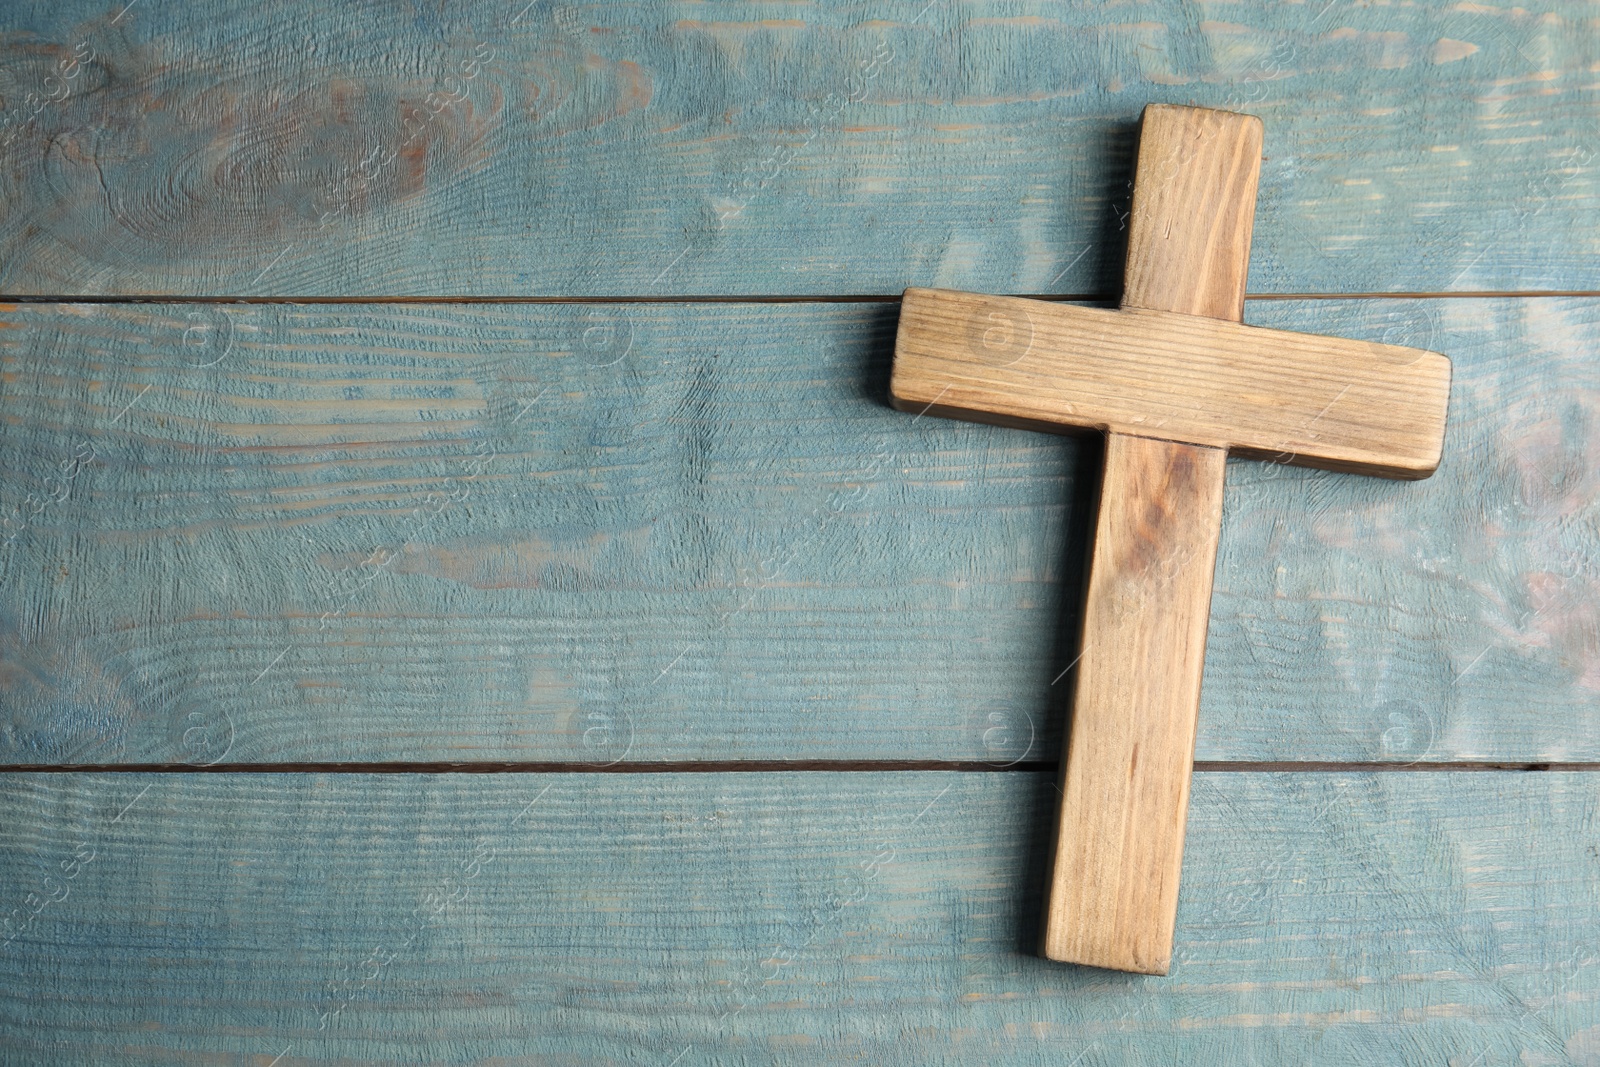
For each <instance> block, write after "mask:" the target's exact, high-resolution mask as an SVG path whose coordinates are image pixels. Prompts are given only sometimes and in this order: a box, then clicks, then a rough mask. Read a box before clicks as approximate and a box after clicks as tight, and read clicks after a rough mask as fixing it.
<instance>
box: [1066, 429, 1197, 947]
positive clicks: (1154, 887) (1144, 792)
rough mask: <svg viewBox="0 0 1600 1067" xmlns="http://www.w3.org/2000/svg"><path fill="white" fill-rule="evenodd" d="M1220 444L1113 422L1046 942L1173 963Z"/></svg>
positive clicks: (1074, 700) (1078, 667) (1087, 600)
mask: <svg viewBox="0 0 1600 1067" xmlns="http://www.w3.org/2000/svg"><path fill="white" fill-rule="evenodd" d="M1226 465H1227V464H1226V456H1225V455H1224V454H1223V452H1222V450H1221V449H1216V448H1200V447H1197V446H1195V445H1185V444H1175V443H1173V442H1170V441H1154V440H1150V439H1149V438H1143V437H1128V436H1126V435H1124V434H1118V433H1113V434H1108V435H1107V436H1106V462H1105V474H1104V487H1103V488H1102V490H1101V497H1100V512H1099V515H1098V517H1097V518H1096V520H1095V533H1094V551H1093V556H1092V559H1091V562H1090V565H1089V578H1088V591H1087V595H1086V596H1085V598H1084V608H1083V621H1082V626H1081V631H1082V637H1081V640H1082V651H1081V652H1080V654H1079V659H1078V661H1077V663H1076V664H1075V673H1074V675H1073V677H1074V690H1073V698H1072V718H1071V727H1070V729H1071V735H1070V739H1069V741H1068V745H1067V751H1066V756H1065V763H1066V766H1065V768H1064V769H1063V774H1062V784H1061V811H1060V815H1059V816H1058V819H1059V826H1058V828H1057V844H1056V851H1055V856H1054V857H1053V860H1052V863H1051V875H1050V892H1049V897H1048V900H1047V912H1046V917H1045V929H1044V934H1043V937H1042V939H1041V949H1042V951H1043V953H1044V955H1045V956H1046V957H1047V958H1049V959H1053V960H1065V961H1067V962H1070V963H1086V964H1091V965H1093V966H1096V967H1110V968H1113V969H1115V970H1121V971H1137V972H1140V973H1143V974H1166V973H1167V969H1168V967H1169V966H1170V965H1171V962H1172V938H1173V923H1174V922H1175V921H1176V917H1177V911H1178V881H1179V874H1180V872H1181V869H1182V866H1183V839H1184V823H1185V820H1186V817H1187V813H1188V807H1189V774H1190V770H1191V768H1192V766H1193V764H1194V739H1195V720H1196V716H1197V715H1198V713H1199V710H1200V677H1201V673H1202V671H1203V669H1204V666H1205V650H1206V624H1207V622H1208V621H1209V620H1210V618H1211V572H1212V566H1213V564H1214V563H1215V561H1216V558H1217V536H1218V534H1219V533H1220V532H1221V529H1222V479H1223V472H1224V470H1225V469H1226Z"/></svg>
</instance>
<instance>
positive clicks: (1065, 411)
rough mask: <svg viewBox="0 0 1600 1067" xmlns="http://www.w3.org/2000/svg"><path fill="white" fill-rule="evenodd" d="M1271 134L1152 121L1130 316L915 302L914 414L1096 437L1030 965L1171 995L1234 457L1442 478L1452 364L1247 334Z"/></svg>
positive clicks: (1133, 240) (897, 387)
mask: <svg viewBox="0 0 1600 1067" xmlns="http://www.w3.org/2000/svg"><path fill="white" fill-rule="evenodd" d="M1260 166H1261V120H1260V119H1257V118H1255V117H1253V116H1250V115H1236V114H1232V113H1230V112H1226V111H1212V110H1207V109H1204V108H1190V107H1169V106H1165V105H1152V106H1150V107H1147V108H1146V109H1145V112H1144V121H1143V129H1142V132H1141V134H1140V141H1139V161H1138V170H1137V172H1136V176H1135V182H1134V196H1133V214H1132V219H1131V222H1130V227H1129V235H1128V261H1127V267H1126V273H1125V275H1124V280H1123V295H1122V306H1121V308H1119V309H1118V310H1115V311H1111V310H1105V309H1099V308H1085V307H1075V306H1072V305H1068V304H1060V303H1046V302H1043V301H1038V300H1024V299H1017V298H1012V297H996V296H979V295H975V294H972V293H957V292H949V291H943V290H934V289H908V290H906V294H905V302H904V304H903V305H902V308H901V312H900V329H899V334H898V336H897V338H896V340H895V355H894V374H893V379H892V384H891V386H890V392H891V394H892V396H893V400H894V405H895V406H896V407H897V408H899V409H901V410H903V411H915V412H927V413H930V414H936V415H946V416H951V417H954V418H962V419H971V420H976V421H978V422H989V423H997V424H999V425H1002V426H1017V427H1025V428H1028V429H1035V430H1047V431H1051V432H1054V433H1064V432H1073V431H1081V430H1101V431H1104V432H1105V434H1106V448H1105V470H1104V475H1103V478H1102V482H1101V490H1100V513H1099V518H1098V520H1097V522H1096V525H1095V532H1094V547H1093V549H1092V553H1091V558H1090V564H1089V580H1088V591H1087V594H1086V597H1085V604H1084V610H1083V617H1082V618H1083V625H1082V635H1083V636H1082V639H1081V640H1082V645H1081V651H1080V653H1079V658H1078V660H1077V661H1076V662H1077V676H1076V683H1075V689H1074V694H1073V704H1072V720H1071V729H1070V740H1069V742H1068V744H1067V752H1066V760H1065V766H1064V776H1063V780H1062V783H1061V793H1062V800H1061V810H1060V818H1059V822H1058V826H1057V836H1056V846H1055V857H1054V860H1053V861H1052V868H1051V876H1050V886H1049V908H1048V911H1047V914H1046V920H1045V929H1044V938H1043V949H1042V950H1043V954H1044V955H1045V956H1046V957H1047V958H1049V959H1053V960H1065V961H1069V962H1073V963H1083V964H1089V965H1092V966H1096V967H1108V968H1112V969H1115V970H1122V971H1138V972H1143V973H1147V974H1165V973H1166V972H1167V969H1168V966H1169V964H1170V962H1171V958H1172V936H1173V927H1174V925H1175V923H1176V919H1177V909H1178V875H1179V871H1180V869H1181V866H1182V859H1183V831H1184V823H1185V820H1186V818H1187V814H1188V806H1189V777H1190V773H1191V771H1192V770H1193V766H1194V744H1195V723H1196V719H1197V715H1198V712H1199V706H1200V676H1201V672H1202V669H1203V666H1204V660H1205V644H1206V624H1207V622H1208V620H1209V617H1210V611H1211V579H1212V569H1213V567H1214V565H1215V563H1216V553H1217V538H1218V536H1219V534H1220V533H1221V529H1222V484H1223V470H1224V466H1225V464H1224V460H1225V459H1226V458H1227V456H1228V455H1229V454H1230V453H1232V454H1235V455H1241V456H1249V457H1253V458H1257V459H1274V460H1277V461H1279V462H1288V463H1297V464H1302V465H1305V466H1310V467H1322V468H1327V469H1331V470H1341V471H1354V472H1358V473H1362V474H1376V475H1380V476H1383V477H1389V478H1425V477H1427V476H1428V475H1429V474H1431V473H1433V470H1434V468H1435V467H1437V466H1438V464H1439V455H1440V451H1441V449H1442V448H1443V444H1444V424H1445V409H1446V405H1447V403H1448V400H1449V393H1450V361H1449V360H1448V359H1446V358H1445V357H1444V356H1441V355H1439V354H1438V353H1436V352H1425V351H1422V350H1420V349H1414V348H1399V347H1396V346H1393V345H1382V344H1372V343H1368V342H1365V341H1348V340H1343V339H1339V338H1331V337H1316V336H1312V335H1309V334H1298V333H1288V332H1285V331H1281V330H1265V329H1258V328H1256V327H1251V326H1245V325H1243V323H1242V319H1243V317H1244V292H1245V269H1246V267H1247V265H1248V262H1249V259H1250V228H1251V223H1252V221H1253V219H1254V216H1255V201H1256V176H1257V173H1258V172H1259V170H1260Z"/></svg>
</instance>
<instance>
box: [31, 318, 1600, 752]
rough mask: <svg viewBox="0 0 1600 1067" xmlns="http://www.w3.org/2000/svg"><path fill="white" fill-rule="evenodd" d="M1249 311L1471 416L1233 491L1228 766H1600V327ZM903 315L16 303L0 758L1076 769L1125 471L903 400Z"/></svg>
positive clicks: (1212, 662) (1212, 686)
mask: <svg viewBox="0 0 1600 1067" xmlns="http://www.w3.org/2000/svg"><path fill="white" fill-rule="evenodd" d="M1248 318H1249V320H1250V321H1253V322H1259V323H1261V324H1264V325H1271V326H1277V327H1282V328H1286V329H1287V328H1293V329H1300V330H1308V331H1313V332H1322V333H1329V334H1335V335H1340V336H1347V337H1355V338H1369V339H1372V340H1380V341H1388V342H1392V343H1400V344H1407V345H1411V346H1414V347H1421V348H1430V349H1436V350H1439V351H1444V352H1448V353H1449V354H1450V355H1451V356H1452V357H1453V359H1454V361H1455V368H1456V380H1455V388H1454V395H1453V397H1452V404H1453V410H1452V411H1451V415H1450V429H1449V434H1448V438H1447V440H1446V445H1445V459H1444V463H1443V464H1442V465H1441V467H1440V469H1439V471H1438V473H1437V474H1436V475H1434V477H1433V478H1432V479H1430V480H1428V481H1426V482H1420V483H1392V482H1384V481H1380V480H1376V479H1370V478H1360V477H1353V476H1349V475H1341V474H1333V473H1328V472H1319V471H1308V470H1304V469H1300V468H1290V467H1282V466H1275V465H1271V464H1263V463H1258V462H1248V461H1247V462H1236V463H1230V466H1229V471H1228V480H1227V489H1226V494H1225V498H1224V523H1223V533H1222V541H1221V547H1220V551H1219V557H1218V562H1217V569H1216V593H1215V596H1214V597H1213V601H1212V620H1211V628H1210V638H1209V645H1208V651H1207V673H1206V678H1205V684H1204V688H1203V691H1202V710H1201V716H1200V728H1199V729H1200V733H1199V749H1198V756H1199V758H1200V759H1203V760H1307V759H1328V760H1388V761H1402V762H1404V761H1410V760H1450V759H1477V758H1494V759H1514V760H1595V759H1600V704H1597V701H1596V692H1597V691H1600V616H1597V614H1596V604H1600V588H1597V583H1600V574H1597V571H1596V566H1597V560H1600V512H1597V511H1596V504H1595V500H1596V479H1597V478H1600V461H1597V455H1596V448H1597V447H1600V445H1597V441H1600V438H1597V436H1596V430H1595V426H1596V418H1597V412H1600V367H1597V364H1596V363H1595V361H1594V359H1593V358H1592V355H1591V353H1592V352H1593V351H1594V349H1595V345H1596V343H1597V340H1600V301H1595V300H1585V299H1554V298H1550V299H1500V300H1478V299H1454V300H1438V301H1420V302H1419V301H1400V300H1395V301H1388V300H1362V301H1305V302H1292V303H1291V302H1275V301H1267V302H1252V303H1251V305H1250V308H1249V313H1248ZM895 320H896V308H895V307H894V305H877V304H848V305H807V304H784V305H693V306H678V305H656V304H648V305H633V306H592V307H584V306H522V307H460V306H454V307H451V306H445V307H439V306H427V307H406V306H348V307H291V306H278V305H272V306H211V307H208V306H195V305H120V306H100V305H67V306H53V305H23V306H19V307H14V308H11V309H9V310H6V311H4V312H3V313H0V324H3V326H4V327H5V328H4V329H0V412H3V415H4V417H3V420H0V464H3V465H4V476H3V479H0V524H3V525H4V530H5V533H4V540H5V544H4V545H3V546H0V551H3V553H4V555H3V562H4V567H5V570H4V572H3V574H0V592H3V596H0V607H3V611H4V622H3V625H4V629H3V633H0V641H3V645H0V649H3V655H0V665H3V671H4V675H3V679H0V683H3V689H0V693H3V703H0V709H3V712H4V723H3V730H0V761H3V762H10V763H30V764H41V763H42V764H53V763H63V762H125V761H132V762H145V761H154V762H163V761H171V762H176V761H190V762H201V763H208V762H213V761H217V760H224V759H225V760H227V761H229V762H232V761H274V760H390V759H400V760H455V759H462V760H471V759H536V760H551V759H556V760H569V759H570V760H585V761H598V762H611V761H614V760H618V759H622V758H624V757H626V758H627V759H630V760H633V759H645V760H661V759H736V758H757V759H762V758H764V759H786V758H795V759H806V758H845V759H866V758H951V759H983V760H989V761H992V762H997V763H1009V762H1011V761H1014V760H1020V759H1023V758H1025V757H1026V758H1034V759H1040V758H1045V759H1048V758H1053V755H1054V753H1056V752H1057V751H1059V745H1060V718H1061V716H1062V713H1063V707H1064V705H1063V703H1062V699H1063V696H1064V694H1063V692H1062V691H1063V690H1064V688H1065V686H1064V685H1056V686H1052V684H1051V683H1052V680H1055V679H1059V678H1060V677H1061V675H1062V672H1063V671H1064V669H1065V668H1066V667H1067V666H1068V665H1069V663H1070V662H1071V659H1072V656H1073V654H1072V653H1068V652H1066V651H1065V650H1064V645H1063V642H1064V641H1065V640H1066V638H1065V636H1064V635H1065V634H1066V633H1067V628H1068V626H1069V624H1070V622H1071V620H1070V619H1069V618H1068V616H1067V613H1066V609H1065V608H1064V607H1063V605H1064V604H1076V603H1077V602H1078V600H1077V596H1078V593H1077V592H1076V586H1075V583H1076V582H1077V581H1078V580H1079V579H1080V578H1081V560H1082V558H1083V556H1082V545H1081V538H1082V536H1083V535H1084V533H1085V532H1086V531H1087V528H1088V526H1087V524H1088V521H1089V512H1088V508H1087V502H1086V500H1085V499H1084V498H1085V496H1086V494H1087V492H1088V491H1089V488H1088V483H1090V482H1091V480H1092V479H1091V477H1090V475H1091V472H1092V471H1093V470H1094V469H1095V467H1094V465H1095V464H1097V463H1098V456H1097V455H1091V454H1090V449H1091V448H1092V446H1091V445H1090V444H1088V443H1085V442H1078V441H1075V440H1073V439H1070V438H1056V437H1049V436H1046V435H1040V434H1034V433H1028V432H1024V431H1016V430H1003V429H998V428H993V427H986V426H978V425H971V424H965V423H956V422H951V421H947V420H941V419H933V418H923V419H917V418H915V417H914V416H911V415H908V414H902V413H900V412H896V411H893V410H891V409H890V408H889V407H888V406H887V403H886V392H887V380H888V372H889V360H890V348H891V344H892V340H893V336H894V332H895ZM1074 538H1077V539H1079V543H1077V544H1076V545H1075V544H1074V543H1073V540H1074Z"/></svg>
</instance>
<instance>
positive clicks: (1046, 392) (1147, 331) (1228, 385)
mask: <svg viewBox="0 0 1600 1067" xmlns="http://www.w3.org/2000/svg"><path fill="white" fill-rule="evenodd" d="M1129 262H1130V265H1131V263H1132V262H1133V261H1132V260H1130V261H1129ZM1173 270H1174V271H1175V272H1176V273H1178V274H1180V275H1188V274H1189V273H1190V272H1189V269H1188V267H1187V266H1186V265H1185V262H1184V261H1183V260H1181V259H1180V260H1177V261H1175V262H1174V263H1173ZM1239 284H1240V286H1241V288H1240V290H1239V292H1240V294H1241V299H1242V293H1243V289H1242V285H1243V280H1242V279H1240V282H1239ZM1154 296H1155V294H1147V295H1146V296H1145V297H1144V299H1153V298H1154ZM997 335H999V336H997ZM986 339H994V340H995V343H993V344H989V343H986ZM890 392H891V395H892V397H893V399H894V404H895V406H896V407H898V408H899V409H900V410H902V411H911V412H926V413H927V414H929V415H947V416H951V417H956V418H970V419H976V420H977V421H979V422H992V423H996V424H998V425H1003V426H1016V427H1022V428H1026V429H1036V430H1050V431H1054V432H1056V433H1062V432H1076V431H1083V430H1110V431H1113V432H1117V433H1124V434H1135V435H1139V436H1145V437H1156V438H1161V439H1163V440H1171V441H1184V442H1188V443H1190V444H1198V445H1205V446H1207V447H1210V448H1220V449H1226V450H1229V451H1232V452H1236V453H1238V454H1240V455H1246V456H1253V457H1255V458H1272V459H1275V460H1277V461H1278V462H1280V463H1295V464H1298V465H1303V466H1308V467H1321V468H1324V469H1328V470H1342V471H1350V472H1354V473H1358V474H1376V475H1383V476H1387V477H1398V478H1424V477H1427V476H1428V475H1429V474H1432V473H1433V471H1434V469H1435V468H1437V467H1438V465H1439V456H1440V453H1441V452H1442V450H1443V447H1444V436H1445V413H1446V409H1447V407H1448V405H1449V400H1450V361H1449V360H1448V359H1447V358H1445V357H1444V356H1442V355H1440V354H1439V353H1437V352H1424V351H1421V350H1419V349H1414V348H1405V347H1402V346H1398V345H1382V344H1375V343H1373V342H1371V341H1352V340H1348V339H1345V338H1340V337H1321V336H1314V335H1311V334H1303V333H1295V332H1293V331H1288V330H1264V329H1261V328H1260V327H1257V326H1244V325H1240V324H1239V323H1230V322H1220V321H1217V320H1216V319H1210V318H1203V317H1201V316H1200V315H1199V314H1198V313H1193V314H1187V313H1186V314H1173V313H1171V312H1170V311H1155V310H1141V309H1122V310H1117V311H1111V310H1108V309H1104V308H1086V307H1076V306H1073V305H1071V304H1058V303H1046V302H1044V301H1039V300H1024V299H1018V298H1016V297H993V296H982V295H979V294H975V293H957V292H947V291H943V290H933V289H908V290H906V294H905V299H904V301H903V303H902V305H901V313H900V330H899V333H898V334H897V336H896V340H895V365H894V376H893V378H892V380H891V383H890Z"/></svg>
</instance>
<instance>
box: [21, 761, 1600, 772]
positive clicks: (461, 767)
mask: <svg viewBox="0 0 1600 1067" xmlns="http://www.w3.org/2000/svg"><path fill="white" fill-rule="evenodd" d="M1059 770H1060V766H1059V764H1057V763H1056V762H1055V761H1054V760H1025V761H1021V762H1018V763H985V762H983V761H981V760H829V759H810V760H683V761H672V762H666V761H662V762H655V761H634V762H628V763H565V762H561V761H542V762H541V761H492V760H486V761H483V762H472V763H451V762H421V763H407V762H394V761H389V762H376V763H362V762H352V761H344V762H329V763H316V762H310V763H305V762H300V763H213V764H209V765H204V766H201V765H197V764H192V763H58V764H39V763H11V764H0V774H67V773H83V774H91V773H92V774H151V773H160V774H726V773H737V772H751V771H759V772H765V773H776V772H792V771H813V772H826V773H884V772H896V771H949V772H957V773H968V774H972V773H977V774H995V773H1007V772H1022V773H1040V772H1046V771H1048V772H1050V773H1051V774H1056V773H1059ZM1194 770H1195V773H1197V774H1219V773H1241V772H1242V773H1257V774H1270V773H1286V772H1294V773H1367V772H1379V773H1390V772H1400V771H1416V772H1439V771H1528V772H1538V771H1600V762H1587V763H1579V762H1566V763H1563V762H1528V761H1512V760H1485V761H1481V762H1480V761H1474V760H1453V761H1444V760H1440V761H1429V762H1421V763H1418V762H1412V763H1402V762H1382V763H1360V762H1341V761H1318V760H1305V761H1284V760H1277V761H1264V762H1250V761H1235V760H1196V761H1195V764H1194Z"/></svg>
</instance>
